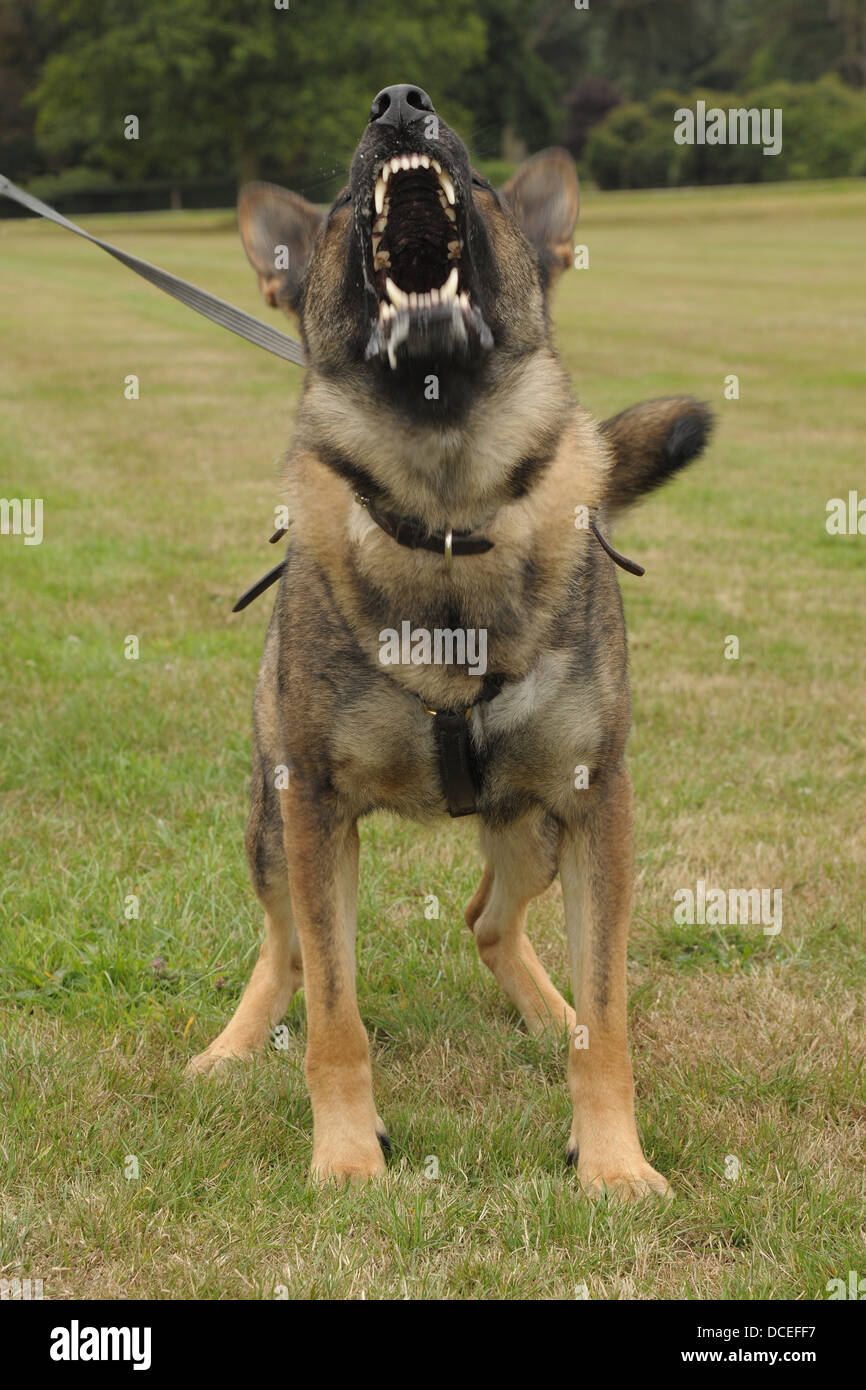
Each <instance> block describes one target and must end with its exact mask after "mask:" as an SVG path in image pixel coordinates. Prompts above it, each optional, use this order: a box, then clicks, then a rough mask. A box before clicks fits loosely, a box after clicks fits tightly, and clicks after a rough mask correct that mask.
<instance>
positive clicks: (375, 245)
mask: <svg viewBox="0 0 866 1390" xmlns="http://www.w3.org/2000/svg"><path fill="white" fill-rule="evenodd" d="M381 240H382V238H381V237H380V236H376V235H375V233H374V234H373V236H372V237H371V238H370V241H371V242H372V245H373V255H374V256H375V254H376V252H377V251H378V250H379V242H380V241H381Z"/></svg>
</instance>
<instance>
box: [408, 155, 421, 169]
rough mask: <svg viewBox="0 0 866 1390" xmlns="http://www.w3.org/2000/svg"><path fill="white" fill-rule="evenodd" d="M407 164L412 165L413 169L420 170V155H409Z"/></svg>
mask: <svg viewBox="0 0 866 1390" xmlns="http://www.w3.org/2000/svg"><path fill="white" fill-rule="evenodd" d="M409 163H410V164H411V165H412V168H413V169H420V168H421V156H420V154H413V155H410V156H409Z"/></svg>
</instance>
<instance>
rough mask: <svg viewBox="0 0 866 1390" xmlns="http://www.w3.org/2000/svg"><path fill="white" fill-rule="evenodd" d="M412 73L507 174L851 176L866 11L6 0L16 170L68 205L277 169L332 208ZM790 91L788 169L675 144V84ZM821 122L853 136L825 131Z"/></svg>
mask: <svg viewBox="0 0 866 1390" xmlns="http://www.w3.org/2000/svg"><path fill="white" fill-rule="evenodd" d="M278 5H279V8H278ZM827 75H829V76H830V77H831V78H832V79H833V80H832V81H830V82H822V81H820V79H822V78H825V77H826V76H827ZM407 80H411V81H417V82H419V83H420V84H421V85H422V86H424V87H426V88H427V90H428V91H429V92H430V93H431V95H432V96H433V98H434V101H435V102H436V105H437V108H438V109H439V110H440V111H441V112H442V114H443V115H444V116H445V118H446V119H448V120H450V121H451V122H452V124H454V125H456V126H457V127H458V129H460V131H461V133H462V134H464V135H465V136H466V137H467V138H468V140H469V143H470V145H471V147H472V149H473V153H474V154H475V156H476V158H477V159H478V160H479V162H482V163H485V162H486V163H487V165H488V167H491V168H492V167H494V165H495V164H496V163H497V162H499V163H500V165H501V167H504V166H505V164H507V163H508V162H510V161H513V160H514V159H516V158H519V157H520V156H521V154H523V153H524V152H526V151H530V150H533V149H537V148H539V147H540V146H542V145H545V144H551V143H561V144H564V145H566V146H567V147H568V148H569V149H570V150H571V151H572V152H573V153H574V154H575V156H576V157H577V158H578V159H579V160H580V161H581V162H582V165H583V166H584V167H586V161H587V160H588V161H589V168H590V170H591V172H592V173H593V174H594V175H595V176H596V177H597V178H598V179H599V181H600V182H602V183H604V184H605V186H613V187H629V186H634V185H635V184H636V183H639V182H650V183H662V184H670V183H680V182H688V181H692V180H694V181H698V182H700V181H706V180H708V179H710V178H711V177H712V176H713V175H712V170H713V169H717V170H718V171H719V174H718V176H719V177H720V178H723V179H726V178H728V177H733V178H748V177H763V178H768V177H773V178H775V177H797V176H800V174H801V172H802V171H808V173H809V174H814V173H822V174H830V173H835V172H844V173H850V172H852V171H854V170H853V164H855V163H856V159H855V158H852V157H849V156H850V155H851V151H850V149H849V131H850V130H851V129H853V128H854V126H855V125H856V122H857V120H858V119H859V115H858V114H857V113H859V111H860V106H859V102H860V100H861V95H862V92H863V90H864V88H866V3H864V0H578V3H575V0H412V4H411V5H409V4H406V3H405V0H315V3H311V0H136V3H135V4H134V5H130V4H129V0H0V172H2V173H5V174H7V175H9V176H10V177H11V178H13V179H14V180H15V181H16V182H19V183H23V184H26V185H28V186H31V187H33V188H34V189H35V191H37V192H38V191H40V190H41V191H43V193H44V192H46V191H47V190H49V189H50V190H51V191H52V192H54V193H55V194H57V195H59V194H62V193H63V191H64V189H65V190H66V191H67V193H68V192H70V191H73V190H79V191H80V190H82V189H86V188H93V187H101V188H103V189H104V190H106V193H108V192H111V191H112V190H113V193H114V196H115V198H116V197H117V196H119V195H120V190H121V189H127V190H129V189H130V188H131V187H132V185H135V186H136V187H137V188H139V189H141V190H143V195H142V196H147V197H149V198H157V197H158V196H159V194H158V192H157V190H158V189H159V188H160V187H165V186H170V187H172V188H174V189H175V190H176V193H177V198H178V200H179V199H180V196H181V190H187V194H188V196H192V195H195V196H198V197H200V198H202V199H205V200H206V199H207V198H208V197H209V196H211V194H210V193H208V190H213V191H214V192H213V196H217V195H216V190H226V189H228V190H229V191H230V190H231V189H232V188H233V187H234V186H236V184H237V183H238V182H242V181H245V180H246V179H249V178H251V177H255V176H263V177H271V178H277V179H281V180H283V181H286V182H290V183H293V184H294V185H295V186H296V187H299V188H304V189H306V190H307V191H308V192H309V193H310V195H311V196H313V197H316V198H322V199H324V198H326V197H328V196H329V195H330V193H331V192H332V191H333V190H334V188H335V186H336V184H337V183H338V181H339V178H340V175H341V172H342V171H343V169H344V168H345V165H346V161H347V160H348V158H349V157H350V155H351V152H352V149H353V148H354V145H355V143H356V141H357V138H358V134H359V131H360V129H361V127H362V125H363V122H364V120H365V119H366V115H367V112H368V110H369V105H370V101H371V99H372V97H373V95H374V94H375V92H376V91H377V90H378V89H379V88H380V87H383V86H387V85H388V84H389V83H392V82H395V81H407ZM779 83H785V84H789V85H787V86H786V87H785V88H784V91H785V96H784V102H785V104H786V122H788V124H786V128H785V141H784V151H783V154H782V155H781V156H780V157H779V158H778V159H776V158H772V159H771V158H766V157H764V158H762V157H761V155H760V153H759V152H758V153H757V155H755V152H754V151H747V152H742V151H741V152H739V153H738V152H735V151H733V150H730V149H729V150H727V151H726V152H725V159H724V160H720V159H719V158H717V156H718V153H719V152H718V151H715V153H714V158H713V160H712V161H709V162H706V163H702V162H701V157H700V152H698V153H695V151H694V150H693V149H692V148H691V147H687V146H686V147H678V146H673V144H672V141H671V138H670V120H671V108H670V102H671V99H672V96H671V94H672V93H677V92H683V93H689V94H693V93H695V92H696V91H706V92H707V93H725V94H727V93H736V94H741V95H738V96H736V97H734V98H731V100H732V102H733V104H734V105H736V106H742V105H743V104H744V103H746V101H748V103H751V102H752V101H756V100H758V99H759V97H760V96H761V94H762V93H765V92H767V91H770V90H782V89H781V88H778V87H777V84H779ZM790 84H797V85H798V86H799V85H801V84H802V85H803V87H804V90H803V92H802V93H800V92H798V91H797V92H795V90H794V87H793V86H791V85H790ZM816 84H817V85H816ZM745 94H750V95H749V96H748V98H746V95H745ZM713 99H714V100H715V98H713ZM689 100H690V97H684V98H683V99H682V101H681V102H680V99H679V98H677V101H678V102H680V104H687V103H688V101H689ZM722 100H724V101H725V102H727V101H728V100H729V98H728V97H727V96H725V97H724V98H723V99H722V98H719V104H721V103H722ZM761 100H762V104H763V98H761ZM846 103H848V105H846ZM788 104H790V105H791V114H790V115H788ZM855 106H856V112H855ZM801 110H802V111H803V112H806V111H807V110H808V112H809V113H812V112H817V113H818V116H817V119H821V120H825V119H830V120H831V121H832V123H833V126H832V129H833V130H834V131H836V132H837V134H835V135H828V134H827V133H826V132H825V135H824V136H822V137H821V139H818V138H816V139H814V140H813V139H812V138H811V135H810V129H811V121H812V116H811V114H810V115H808V116H806V115H804V117H803V123H802V128H801V129H799V128H798V127H797V121H798V119H799V117H798V115H797V112H799V111H801ZM130 115H134V116H135V117H136V118H137V121H138V134H137V138H130V137H129V127H128V124H127V118H128V117H129V116H130ZM858 128H859V127H858ZM828 129H829V127H828ZM795 132H796V135H795ZM861 148H862V139H861ZM704 153H706V152H704ZM739 154H743V160H742V161H741V160H740V159H739ZM746 154H748V155H749V158H748V159H746V158H745V155H746ZM828 155H832V158H829V157H827V156H828ZM825 157H827V158H826V163H825V162H824V160H825ZM756 163H757V164H758V167H760V169H761V172H760V174H757V175H756V174H755V173H754V167H755V165H756ZM764 166H766V167H764ZM735 171H736V172H735ZM196 190H197V192H196ZM219 196H220V198H224V193H223V192H220V194H219Z"/></svg>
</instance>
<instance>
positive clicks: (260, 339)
mask: <svg viewBox="0 0 866 1390" xmlns="http://www.w3.org/2000/svg"><path fill="white" fill-rule="evenodd" d="M0 195H2V196H3V197H4V198H9V199H10V200H11V201H12V202H13V203H18V204H19V205H20V206H21V207H23V208H27V210H28V212H35V213H36V214H37V216H39V217H44V218H46V219H47V220H48V221H49V222H55V223H56V224H57V226H58V227H65V228H66V230H67V231H68V232H74V233H75V235H76V236H81V237H84V239H85V241H92V242H93V245H94V246H98V247H100V249H101V250H103V251H107V252H108V254H109V256H113V257H114V259H115V260H116V261H120V263H121V265H125V266H127V267H128V269H129V270H134V271H135V273H136V275H140V276H141V277H142V279H143V280H148V281H149V282H150V284H151V285H156V287H157V289H158V290H162V291H163V292H164V293H165V294H170V295H171V296H172V298H173V299H179V300H180V302H181V304H185V305H186V306H187V308H188V309H194V310H195V312H196V313H197V314H202V315H203V316H204V317H205V318H206V319H210V320H211V321H212V322H213V323H217V324H219V326H220V328H227V329H228V330H229V332H230V333H236V334H237V335H238V337H239V338H246V340H247V342H248V343H254V344H255V346H256V347H260V348H264V350H265V352H272V353H273V354H274V356H275V357H282V358H283V359H284V361H286V362H294V364H295V366H297V367H304V366H306V359H305V357H304V350H303V348H302V347H301V345H300V343H296V342H295V340H294V338H290V337H289V335H288V333H280V332H279V330H278V329H276V328H271V326H270V324H268V323H262V320H261V319H257V318H254V317H253V315H252V314H247V313H246V312H245V311H244V310H243V309H236V308H235V307H234V305H233V304H227V303H226V301H225V300H224V299H218V298H217V296H216V295H215V294H208V292H207V290H200V289H198V288H197V286H195V285H191V284H190V283H189V281H188V280H182V279H181V278H180V276H179V275H172V274H171V273H170V271H168V270H160V268H159V266H156V265H151V263H150V261H143V260H141V259H140V258H139V257H138V256H133V255H130V253H129V252H128V251H121V250H120V248H119V247H117V246H112V245H111V242H109V241H101V240H100V238H99V237H98V236H93V235H92V234H91V233H90V232H86V231H85V230H84V228H83V227H79V226H78V224H77V223H76V222H70V221H69V218H68V217H64V216H63V215H62V214H61V213H59V212H57V211H56V210H55V209H54V208H52V207H49V206H48V204H47V203H43V202H42V200H41V199H40V198H34V197H33V194H32V193H25V192H24V190H23V189H22V188H18V187H17V186H16V185H15V184H14V183H13V182H12V181H11V179H7V178H6V177H5V176H4V175H3V174H0Z"/></svg>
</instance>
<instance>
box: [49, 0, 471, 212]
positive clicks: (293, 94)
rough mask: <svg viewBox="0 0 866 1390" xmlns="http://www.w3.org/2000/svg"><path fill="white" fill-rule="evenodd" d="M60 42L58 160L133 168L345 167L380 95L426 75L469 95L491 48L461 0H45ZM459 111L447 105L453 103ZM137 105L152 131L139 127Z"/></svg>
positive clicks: (52, 104)
mask: <svg viewBox="0 0 866 1390" xmlns="http://www.w3.org/2000/svg"><path fill="white" fill-rule="evenodd" d="M44 8H45V12H46V14H47V15H48V16H50V17H51V18H52V19H54V20H56V22H57V23H58V24H59V25H60V26H61V41H60V44H59V46H58V48H57V50H56V51H55V52H54V53H52V55H51V56H50V57H49V59H48V61H47V62H46V64H45V67H44V69H43V73H42V78H41V81H40V82H39V85H38V88H37V91H36V103H37V107H38V121H37V133H38V137H39V140H40V144H41V145H42V147H43V149H44V150H45V151H46V152H47V153H48V154H49V155H50V156H51V157H52V158H54V159H55V160H57V161H62V162H66V163H68V162H82V161H86V162H87V163H89V164H93V165H96V166H103V167H105V168H108V169H110V170H112V171H113V172H114V173H115V174H117V175H120V176H125V177H128V178H136V177H137V178H141V177H146V176H159V177H163V178H184V177H191V176H193V175H198V174H225V172H226V169H227V167H228V168H230V169H232V170H234V171H235V172H236V174H237V177H238V180H239V181H241V182H243V181H245V180H247V179H249V178H251V177H254V176H255V175H256V174H257V173H258V172H259V171H260V170H262V169H269V168H270V167H274V166H276V167H278V168H279V169H280V171H283V170H292V171H297V172H301V173H303V175H304V176H305V177H306V179H307V180H308V181H309V180H318V181H320V182H321V183H322V184H323V185H325V184H327V183H328V182H329V181H331V182H332V181H333V176H334V174H335V173H336V172H338V171H340V170H342V169H344V168H345V165H346V163H347V161H348V158H349V156H350V154H351V152H352V150H353V148H354V146H355V144H356V143H357V140H358V137H359V135H360V133H361V130H362V129H363V125H364V122H365V120H366V119H367V116H368V113H369V108H370V103H371V101H372V98H373V97H374V96H375V94H376V92H377V91H378V90H379V88H380V87H384V86H387V85H389V84H390V83H393V82H398V81H406V80H415V79H417V80H419V81H420V82H421V83H422V85H424V86H425V87H432V89H433V94H434V96H435V99H436V100H437V104H438V101H439V97H438V95H436V94H437V93H445V95H446V101H447V99H448V98H449V97H451V96H452V95H453V96H454V97H455V98H456V101H455V103H454V104H453V108H450V109H453V110H454V111H455V112H456V114H457V115H458V117H463V118H465V117H466V111H465V107H463V106H462V104H461V103H460V100H459V93H460V79H461V77H462V75H463V74H464V73H465V71H466V70H467V69H468V68H469V67H470V66H471V65H472V64H474V63H477V62H478V61H479V60H480V59H481V58H482V56H483V53H484V44H485V34H484V25H483V23H482V21H481V19H480V18H479V17H478V16H477V15H476V14H474V13H473V12H471V11H470V12H469V13H468V14H467V9H466V6H465V5H464V4H462V3H460V0H414V3H413V5H412V7H411V8H409V7H406V6H404V5H403V4H402V3H401V2H400V0H377V3H376V4H369V3H359V0H343V3H336V0H319V3H317V4H316V5H307V4H305V5H303V6H301V5H293V6H292V8H289V9H277V8H276V6H275V5H274V4H273V3H272V0H137V3H136V4H135V5H134V6H130V5H129V4H128V3H127V0H44ZM443 114H444V115H446V118H447V114H448V113H447V112H443ZM128 116H136V117H137V118H138V122H139V128H138V139H130V138H127V137H126V136H125V133H124V127H125V121H126V118H127V117H128Z"/></svg>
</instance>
